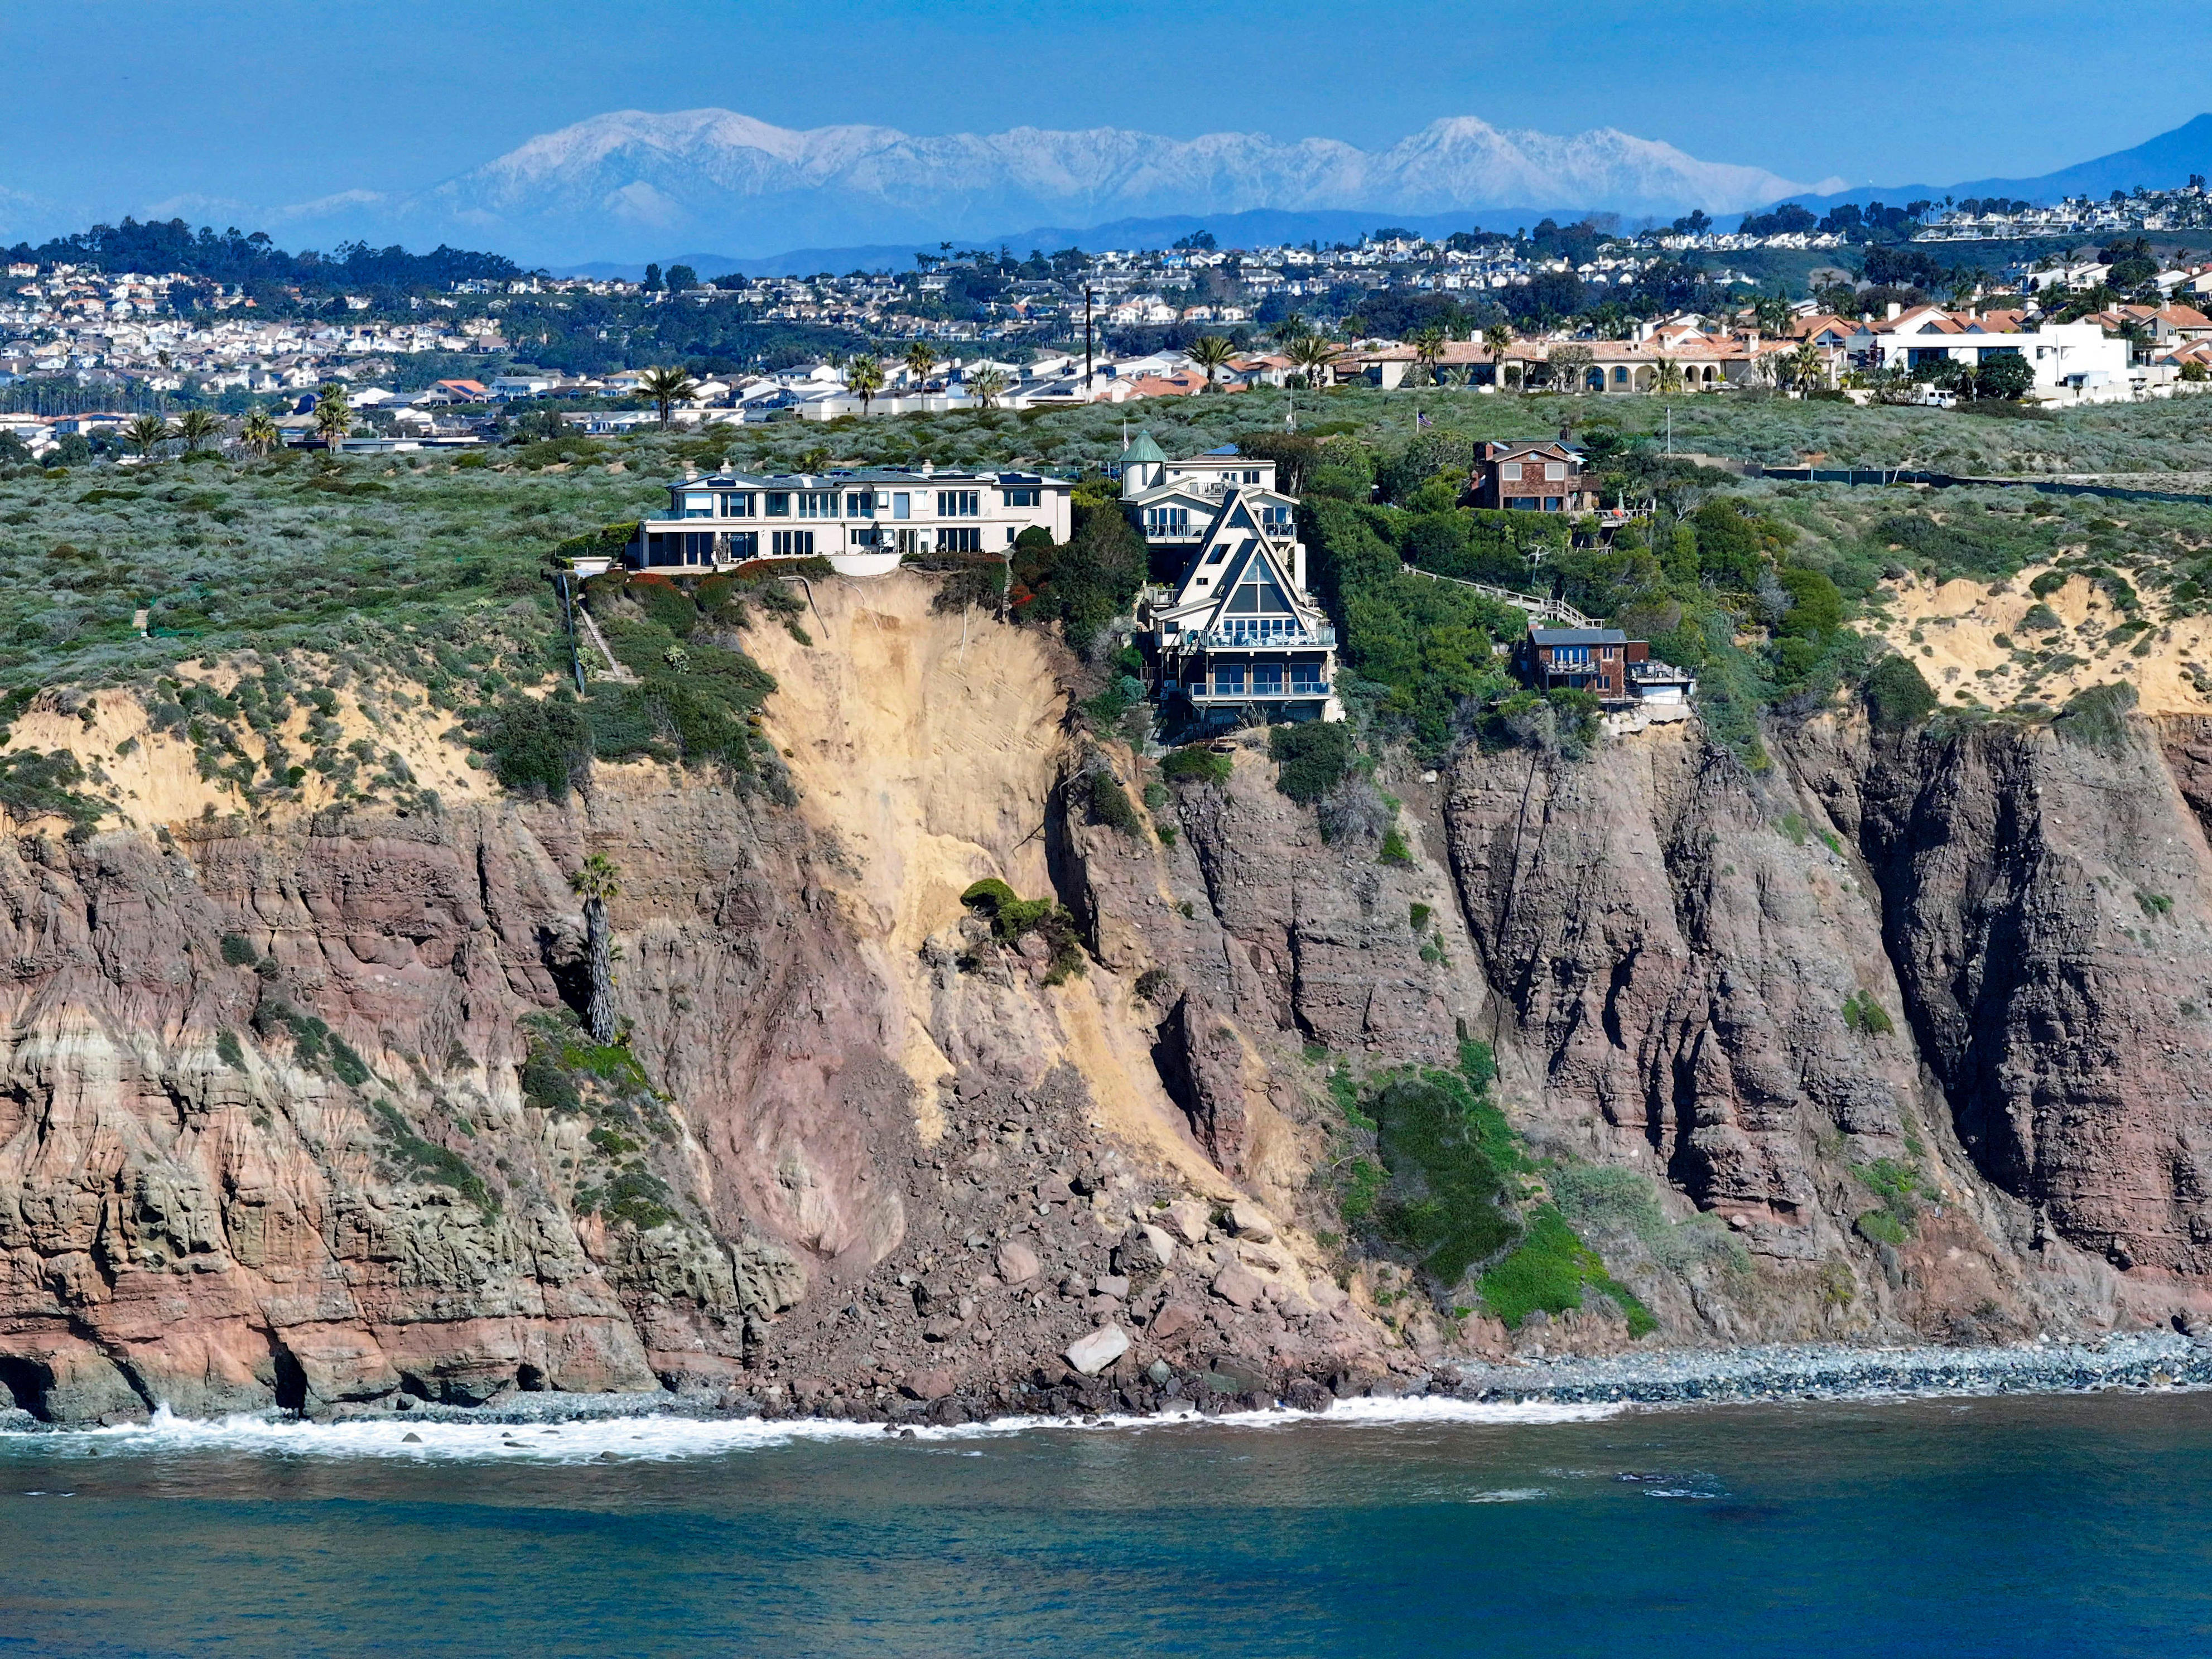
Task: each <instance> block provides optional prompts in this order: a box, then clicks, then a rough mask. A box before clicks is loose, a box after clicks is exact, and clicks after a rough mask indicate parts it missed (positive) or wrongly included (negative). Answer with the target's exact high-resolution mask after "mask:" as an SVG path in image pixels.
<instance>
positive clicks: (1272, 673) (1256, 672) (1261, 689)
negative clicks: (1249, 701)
mask: <svg viewBox="0 0 2212 1659" xmlns="http://www.w3.org/2000/svg"><path fill="white" fill-rule="evenodd" d="M1252 695H1253V696H1255V697H1279V696H1282V695H1283V665H1282V664H1280V663H1279V662H1255V663H1254V664H1253V665H1252Z"/></svg>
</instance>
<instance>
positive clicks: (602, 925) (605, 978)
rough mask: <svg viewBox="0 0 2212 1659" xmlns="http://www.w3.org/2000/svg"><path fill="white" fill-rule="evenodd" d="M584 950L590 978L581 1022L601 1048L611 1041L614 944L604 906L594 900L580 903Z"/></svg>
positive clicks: (613, 1006) (590, 899)
mask: <svg viewBox="0 0 2212 1659" xmlns="http://www.w3.org/2000/svg"><path fill="white" fill-rule="evenodd" d="M584 948H585V951H586V955H588V957H590V959H591V975H592V984H591V996H590V999H589V1000H588V1001H587V1002H586V1005H585V1009H584V1018H585V1021H586V1024H588V1025H589V1027H590V1028H591V1033H592V1042H596V1043H599V1044H600V1045H601V1046H602V1047H604V1046H605V1045H606V1044H608V1043H610V1042H613V1041H614V1040H615V1029H616V1028H615V963H614V943H613V939H612V938H611V934H610V933H609V930H608V927H607V902H606V901H605V899H603V898H599V897H598V896H592V897H589V898H586V900H585V901H584Z"/></svg>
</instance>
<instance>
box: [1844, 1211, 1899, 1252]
mask: <svg viewBox="0 0 2212 1659" xmlns="http://www.w3.org/2000/svg"><path fill="white" fill-rule="evenodd" d="M1851 1225H1852V1226H1853V1227H1854V1228H1855V1229H1856V1230H1857V1232H1858V1235H1859V1237H1861V1238H1863V1239H1865V1240H1866V1241H1867V1242H1868V1243H1873V1244H1887V1245H1891V1246H1893V1247H1894V1246H1896V1245H1899V1244H1902V1243H1905V1237H1906V1235H1905V1226H1904V1224H1903V1223H1902V1222H1900V1221H1899V1220H1898V1218H1896V1217H1895V1216H1893V1215H1892V1214H1891V1213H1890V1212H1888V1211H1887V1210H1869V1211H1868V1212H1866V1213H1865V1214H1864V1215H1863V1216H1861V1217H1860V1218H1858V1219H1857V1221H1855V1222H1853V1223H1852V1224H1851Z"/></svg>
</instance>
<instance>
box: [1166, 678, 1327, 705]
mask: <svg viewBox="0 0 2212 1659" xmlns="http://www.w3.org/2000/svg"><path fill="white" fill-rule="evenodd" d="M1182 690H1183V695H1184V696H1188V698H1189V699H1190V700H1191V701H1192V702H1291V701H1296V700H1297V699H1301V698H1306V697H1325V696H1328V694H1329V686H1328V682H1327V681H1326V680H1295V681H1292V682H1291V683H1289V684H1282V685H1267V686H1261V685H1255V684H1249V683H1247V684H1244V685H1243V686H1222V685H1218V684H1216V685H1212V686H1205V685H1186V686H1184V687H1183V688H1182Z"/></svg>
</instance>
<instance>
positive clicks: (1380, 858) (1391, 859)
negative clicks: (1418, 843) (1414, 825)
mask: <svg viewBox="0 0 2212 1659" xmlns="http://www.w3.org/2000/svg"><path fill="white" fill-rule="evenodd" d="M1375 860H1376V863H1378V864H1389V865H1395V866H1400V867H1401V868H1404V869H1408V870H1410V869H1412V868H1413V848H1411V847H1410V846H1408V845H1407V842H1406V836H1405V832H1404V831H1403V830H1401V829H1399V828H1398V826H1397V825H1396V824H1395V823H1394V824H1392V825H1391V826H1390V827H1389V829H1386V830H1384V831H1383V850H1382V851H1381V852H1379V853H1377V854H1376V855H1375Z"/></svg>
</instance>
